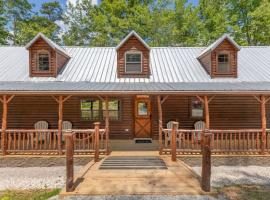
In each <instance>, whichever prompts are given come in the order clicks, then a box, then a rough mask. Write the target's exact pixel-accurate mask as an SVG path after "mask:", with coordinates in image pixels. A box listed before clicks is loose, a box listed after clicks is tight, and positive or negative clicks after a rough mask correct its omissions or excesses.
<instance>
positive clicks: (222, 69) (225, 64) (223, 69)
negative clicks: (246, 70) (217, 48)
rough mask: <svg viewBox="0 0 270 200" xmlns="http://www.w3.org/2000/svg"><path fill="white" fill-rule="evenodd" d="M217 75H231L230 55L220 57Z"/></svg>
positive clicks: (223, 54)
mask: <svg viewBox="0 0 270 200" xmlns="http://www.w3.org/2000/svg"><path fill="white" fill-rule="evenodd" d="M217 73H221V74H223V73H225V74H226V73H231V66H230V57H229V54H228V53H222V54H219V55H218V66H217Z"/></svg>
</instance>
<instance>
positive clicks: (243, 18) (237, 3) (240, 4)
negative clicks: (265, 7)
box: [228, 0, 266, 45]
mask: <svg viewBox="0 0 270 200" xmlns="http://www.w3.org/2000/svg"><path fill="white" fill-rule="evenodd" d="M261 3H262V0H230V1H229V5H228V13H229V20H228V21H229V23H230V28H231V30H232V31H233V35H234V38H235V40H236V41H237V42H238V43H239V44H241V45H255V41H253V39H252V38H253V37H252V27H251V26H252V23H253V22H252V21H253V16H252V13H253V12H255V10H256V8H258V7H259V6H260V5H261ZM264 14H266V13H264ZM264 14H263V15H264ZM253 15H254V14H253Z"/></svg>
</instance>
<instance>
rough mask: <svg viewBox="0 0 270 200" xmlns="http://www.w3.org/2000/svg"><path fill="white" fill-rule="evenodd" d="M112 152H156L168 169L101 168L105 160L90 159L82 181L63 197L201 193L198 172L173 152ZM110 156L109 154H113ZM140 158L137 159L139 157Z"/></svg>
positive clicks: (128, 154)
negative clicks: (172, 157) (175, 159)
mask: <svg viewBox="0 0 270 200" xmlns="http://www.w3.org/2000/svg"><path fill="white" fill-rule="evenodd" d="M110 156H113V157H116V156H119V157H122V158H123V157H125V156H134V157H136V156H139V157H140V158H141V157H142V156H145V157H147V156H153V157H157V158H160V159H162V160H163V161H164V162H165V164H166V167H167V169H114V170H113V169H106V170H101V169H99V167H100V165H101V163H102V162H103V160H101V161H100V162H98V163H94V162H90V163H89V164H88V165H87V166H86V167H85V169H84V170H83V171H81V172H80V176H78V177H80V178H79V179H78V180H81V182H79V183H78V184H77V186H76V188H75V190H74V192H69V193H66V192H65V189H63V191H62V192H61V193H60V197H61V198H64V197H67V196H69V197H71V196H72V197H73V196H77V195H201V194H205V193H204V192H203V191H202V190H201V187H200V181H199V178H198V176H197V175H196V174H195V173H194V172H193V171H192V170H191V169H190V168H189V167H188V166H186V165H185V164H184V163H182V162H181V161H177V162H172V161H171V158H170V157H169V156H166V155H163V156H159V155H158V152H157V151H147V152H142V151H140V152H136V151H131V152H128V151H126V152H123V151H121V152H117V151H113V152H112V154H111V155H110ZM110 156H108V157H110ZM135 160H136V159H135Z"/></svg>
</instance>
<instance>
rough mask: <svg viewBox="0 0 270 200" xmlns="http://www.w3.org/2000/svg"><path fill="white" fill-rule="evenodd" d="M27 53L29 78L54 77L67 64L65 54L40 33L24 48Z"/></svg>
mask: <svg viewBox="0 0 270 200" xmlns="http://www.w3.org/2000/svg"><path fill="white" fill-rule="evenodd" d="M25 48H26V49H27V50H28V51H29V76H30V77H56V76H57V75H58V73H59V71H61V70H62V68H63V67H64V66H65V64H66V63H67V62H68V60H69V58H70V56H69V55H68V54H67V52H66V51H65V50H64V49H63V48H62V47H60V46H58V45H57V44H55V43H54V42H53V41H51V40H50V39H49V38H47V37H46V36H45V35H43V34H42V33H39V34H38V35H37V36H36V37H34V39H33V40H31V41H30V42H29V43H28V44H27V45H26V47H25Z"/></svg>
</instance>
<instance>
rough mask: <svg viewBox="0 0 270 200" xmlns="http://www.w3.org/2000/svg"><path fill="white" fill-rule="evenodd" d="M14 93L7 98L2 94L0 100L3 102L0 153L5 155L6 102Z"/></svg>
mask: <svg viewBox="0 0 270 200" xmlns="http://www.w3.org/2000/svg"><path fill="white" fill-rule="evenodd" d="M13 97H14V95H12V96H10V97H9V98H8V97H7V95H3V98H2V99H0V101H1V102H2V104H3V115H2V134H1V146H2V155H3V156H5V155H6V154H7V137H6V129H7V114H8V103H9V102H10V101H11V100H12V99H13Z"/></svg>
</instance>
